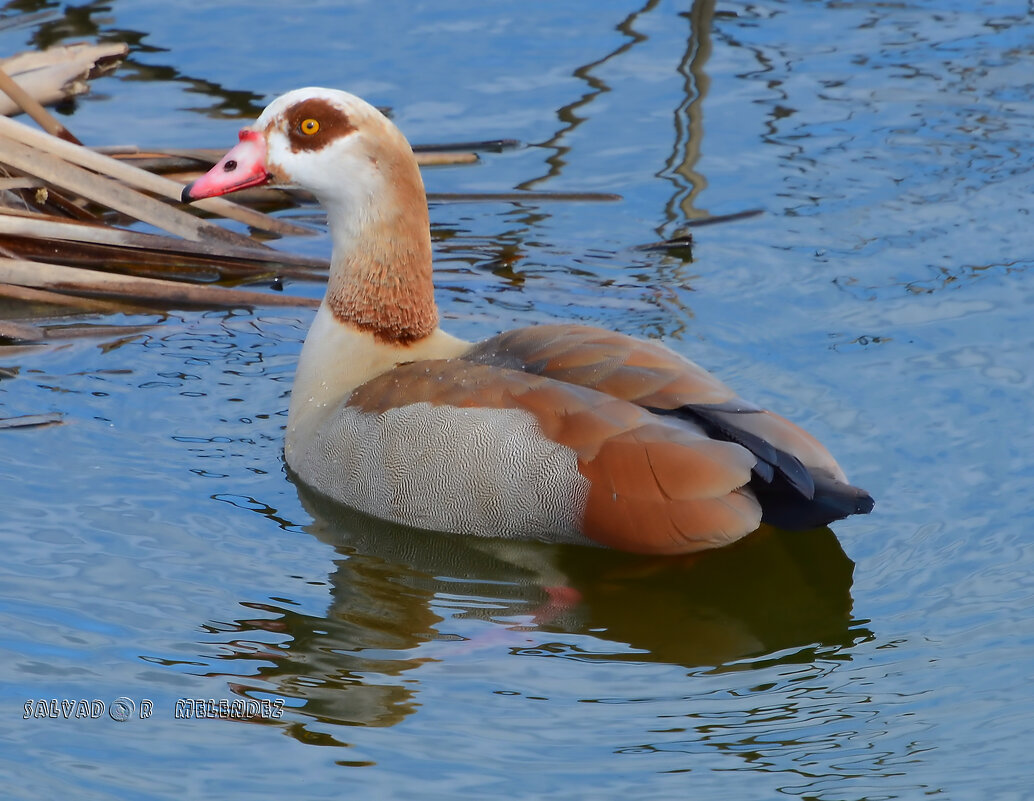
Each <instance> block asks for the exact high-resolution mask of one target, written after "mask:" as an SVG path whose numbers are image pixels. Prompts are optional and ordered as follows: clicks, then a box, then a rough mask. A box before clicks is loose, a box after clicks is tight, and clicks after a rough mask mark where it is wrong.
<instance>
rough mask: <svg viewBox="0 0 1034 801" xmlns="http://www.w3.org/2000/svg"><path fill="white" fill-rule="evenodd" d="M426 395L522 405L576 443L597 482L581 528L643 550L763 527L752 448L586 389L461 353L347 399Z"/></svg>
mask: <svg viewBox="0 0 1034 801" xmlns="http://www.w3.org/2000/svg"><path fill="white" fill-rule="evenodd" d="M420 402H427V403H431V404H435V405H449V406H457V407H469V406H477V407H487V408H517V409H523V410H524V411H527V412H529V413H530V414H532V415H533V416H534V417H535V419H536V420H537V421H538V423H539V426H540V428H541V430H542V432H543V434H544V435H545V436H546V437H548V438H549V439H551V440H553V441H554V442H558V443H560V444H562V445H565V446H567V447H569V448H571V449H572V450H573V451H574V452H575V453H576V455H577V457H578V469H579V471H580V472H581V473H582V475H584V476H585V477H586V478H587V479H589V481H590V484H591V488H590V492H589V498H588V502H587V504H586V510H585V518H584V533H585V534H586V535H587V536H588V537H590V538H592V539H594V540H596V541H598V542H600V543H601V544H604V545H609V546H613V547H617V548H622V549H624V550H633V551H640V552H647V553H685V552H688V551H693V550H700V549H703V548H710V547H715V546H717V545H722V544H725V543H726V542H730V541H732V540H734V539H737V538H739V537H742V536H744V535H745V534H748V533H750V532H751V531H753V530H754V529H755V528H757V526H758V524H759V522H760V519H761V510H760V506H759V505H758V503H757V501H756V500H755V499H754V497H753V496H752V495H751V494H750V493H749V492H743V491H742V489H741V488H742V487H744V485H745V484H746V483H747V482H748V481H749V479H750V474H751V468H752V467H753V465H754V462H755V458H754V456H753V455H752V454H751V453H750V452H749V451H747V450H746V449H744V448H742V447H740V446H738V445H735V444H732V443H729V442H720V441H716V440H713V439H710V438H709V437H707V436H706V435H705V434H704V433H703V432H702V431H700V429H699V428H697V427H696V426H694V425H692V424H689V423H685V422H682V421H674V420H672V421H668V420H665V419H664V418H660V417H658V416H656V415H653V414H651V413H649V412H648V411H646V410H644V409H642V408H640V407H638V406H636V405H635V404H632V403H628V402H627V401H624V400H621V399H619V398H615V397H612V396H609V395H606V394H603V393H601V392H597V391H595V390H592V389H588V388H586V387H582V386H578V385H574V384H566V383H562V382H560V381H556V380H553V379H551V378H547V377H543V376H538V375H534V374H529V373H521V372H517V371H515V370H509V369H501V368H498V367H492V366H486V365H480V364H472V363H470V362H467V361H461V360H440V361H422V362H414V363H411V364H406V365H401V366H399V367H397V368H395V369H394V370H391V371H389V372H388V373H385V374H383V375H381V376H379V377H377V378H375V379H373V380H372V381H369V382H367V383H366V384H364V385H363V386H361V387H359V388H358V389H357V390H356V391H355V392H354V393H353V394H352V396H351V397H350V398H349V400H348V405H349V406H354V407H358V408H360V409H362V410H363V411H367V412H383V411H385V410H387V409H389V408H392V407H395V406H402V405H406V404H410V403H420Z"/></svg>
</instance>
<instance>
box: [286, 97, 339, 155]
mask: <svg viewBox="0 0 1034 801" xmlns="http://www.w3.org/2000/svg"><path fill="white" fill-rule="evenodd" d="M284 116H285V118H286V121H287V138H288V139H289V140H290V142H291V152H292V153H298V152H299V151H302V150H308V151H315V150H322V149H323V148H325V147H326V146H327V145H329V144H330V143H331V142H333V141H334V140H336V139H341V138H343V137H345V136H348V135H349V134H350V133H352V131H354V130H355V129H356V128H355V126H354V125H353V124H352V122H351V120H349V119H348V115H347V114H345V112H344V111H342V110H341V109H340V108H338V107H337V106H335V105H334V104H333V103H331V102H329V101H327V100H324V99H323V98H320V97H311V98H309V99H308V100H303V101H302V102H300V103H296V104H295V105H293V106H291V108H289V109H288V110H287V112H286V113H285V115H284ZM313 121H315V122H316V123H317V124H316V125H315V126H314V125H313V124H312V122H313ZM313 128H315V129H316V131H315V133H313V132H312V129H313Z"/></svg>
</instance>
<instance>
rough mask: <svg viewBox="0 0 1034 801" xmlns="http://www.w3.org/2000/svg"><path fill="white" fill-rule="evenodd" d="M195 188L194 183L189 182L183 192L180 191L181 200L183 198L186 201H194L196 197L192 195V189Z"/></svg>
mask: <svg viewBox="0 0 1034 801" xmlns="http://www.w3.org/2000/svg"><path fill="white" fill-rule="evenodd" d="M193 188H194V184H193V183H189V184H187V185H186V186H185V187H183V192H182V193H180V200H182V201H183V202H184V203H192V202H193V201H194V198H192V197H191V196H190V190H191V189H193Z"/></svg>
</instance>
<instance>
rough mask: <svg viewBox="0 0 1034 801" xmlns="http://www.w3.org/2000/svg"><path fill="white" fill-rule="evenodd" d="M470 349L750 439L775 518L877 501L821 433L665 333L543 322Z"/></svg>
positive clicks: (843, 510) (812, 520)
mask: <svg viewBox="0 0 1034 801" xmlns="http://www.w3.org/2000/svg"><path fill="white" fill-rule="evenodd" d="M468 358H472V359H474V360H477V361H480V362H482V363H488V364H491V363H493V361H494V360H498V359H502V360H505V361H506V363H507V365H508V366H510V367H513V368H514V369H523V370H527V371H530V372H534V373H538V374H541V375H544V376H549V377H551V378H555V379H558V380H560V381H568V382H571V383H575V384H579V385H581V386H586V387H592V388H593V389H596V390H599V391H600V392H605V393H607V394H609V395H612V396H614V397H617V398H622V399H624V400H627V401H629V402H631V403H635V404H637V405H639V406H642V407H644V408H646V409H648V410H650V411H652V412H654V413H658V414H660V415H662V416H673V417H677V418H681V419H683V420H686V421H689V422H692V423H694V424H696V425H699V426H700V427H701V428H702V429H703V430H704V431H705V432H706V433H707V434H708V435H709V436H712V437H714V438H716V439H719V440H724V441H727V442H735V443H737V444H739V445H741V446H743V447H744V448H746V449H748V450H749V451H751V453H753V454H754V455H755V456H756V457H757V464H756V465H755V469H754V479H753V480H752V482H751V489H752V490H754V491H755V493H756V494H757V496H758V497H759V498H760V500H761V502H762V507H763V509H764V510H765V518H764V519H765V521H766V522H770V523H772V524H773V525H778V526H781V527H786V528H806V527H813V526H819V525H825V524H827V523H829V522H831V521H833V520H838V519H840V518H842V517H846V516H847V515H850V514H858V513H861V514H864V513H867V512H869V511H871V509H872V506H873V501H872V498H871V497H870V496H869V495H868V494H867V493H866V492H864V491H863V490H859V489H858V488H856V487H852V486H851V485H850V484H848V483H847V479H846V478H845V476H844V473H843V470H841V469H840V466H839V465H838V464H837V463H836V460H835V459H834V458H833V457H832V456H831V455H830V453H829V451H827V450H826V448H824V447H823V446H822V444H821V443H819V442H818V440H816V439H815V438H814V437H812V436H811V435H810V434H808V433H807V432H806V431H804V430H803V429H801V428H800V427H798V426H796V425H794V424H793V423H791V422H790V421H789V420H786V419H785V418H783V417H780V416H779V415H776V414H773V413H771V412H769V411H766V410H764V409H761V408H760V407H758V406H755V405H754V404H751V403H749V402H747V401H744V400H743V399H741V398H738V397H737V396H736V394H735V393H734V392H733V391H732V390H731V389H730V388H729V387H727V386H726V385H725V384H723V383H722V382H721V381H719V380H718V379H717V378H715V377H714V376H712V375H711V374H710V373H708V372H707V371H705V370H703V369H702V368H701V367H699V366H698V365H696V364H694V363H693V362H690V361H689V360H687V359H684V358H682V357H681V356H679V355H678V354H676V353H674V352H672V351H671V350H669V349H668V348H665V347H664V346H662V345H659V344H657V343H654V342H649V341H644V340H638V339H633V338H631V337H627V336H624V335H622V334H617V333H614V332H610V331H604V330H601V329H596V328H591V327H587V326H537V327H534V328H521V329H517V330H515V331H510V332H507V333H505V334H501V335H499V336H497V337H493V338H492V339H489V340H486V341H485V342H483V343H481V344H480V345H478V346H476V347H475V349H474V351H472V352H471V354H469V356H468Z"/></svg>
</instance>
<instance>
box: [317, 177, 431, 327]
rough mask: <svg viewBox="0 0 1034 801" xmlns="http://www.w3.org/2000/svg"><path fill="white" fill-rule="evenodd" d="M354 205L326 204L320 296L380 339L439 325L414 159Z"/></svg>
mask: <svg viewBox="0 0 1034 801" xmlns="http://www.w3.org/2000/svg"><path fill="white" fill-rule="evenodd" d="M399 172H402V173H403V176H402V177H401V178H400V177H399V176H398V174H397V173H396V174H393V175H392V176H391V178H393V179H394V180H390V181H386V182H385V183H386V184H387V186H386V187H384V188H382V191H380V192H378V193H377V194H375V195H371V196H368V197H367V198H365V200H366V201H367V202H366V204H365V205H364V206H361V207H360V208H355V207H353V208H349V209H345V208H335V207H334V205H333V204H325V205H327V206H328V208H327V211H328V214H330V215H331V216H330V227H331V234H332V236H333V240H334V253H333V257H332V262H331V271H330V281H329V282H328V284H327V295H326V300H325V303H326V304H327V306H328V308H329V309H330V311H331V312H333V314H334V317H335V318H336V319H337V320H339V321H340V322H342V323H344V324H346V325H349V326H353V327H355V328H357V329H359V330H360V331H367V332H369V333H371V334H373V336H374V337H375V338H376V339H377V340H378V341H379V342H383V343H385V344H398V345H408V344H410V343H413V342H416V341H418V340H420V339H423V338H424V337H427V336H429V335H430V334H432V333H433V332H434V331H435V329H436V328H437V327H438V308H437V306H436V305H435V301H434V283H433V279H432V272H431V231H430V223H429V220H428V214H427V200H426V197H425V195H424V187H423V182H422V181H421V179H420V174H419V170H418V168H417V167H416V164H415V163H414V164H413V165H412V169H411V170H401V171H399Z"/></svg>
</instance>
